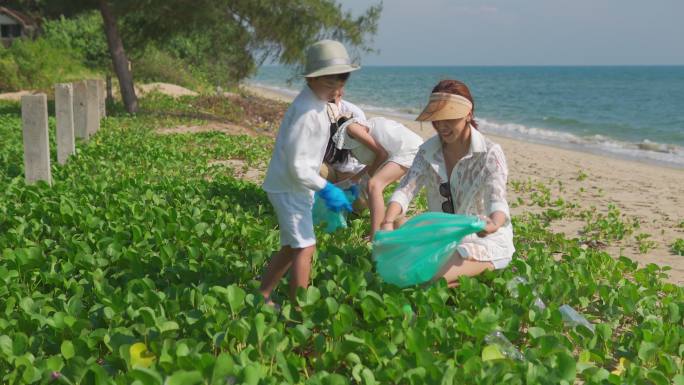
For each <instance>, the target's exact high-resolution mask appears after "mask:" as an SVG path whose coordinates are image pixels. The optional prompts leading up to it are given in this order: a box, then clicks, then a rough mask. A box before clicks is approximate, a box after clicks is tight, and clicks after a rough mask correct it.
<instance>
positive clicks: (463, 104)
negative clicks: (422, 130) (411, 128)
mask: <svg viewBox="0 0 684 385" xmlns="http://www.w3.org/2000/svg"><path fill="white" fill-rule="evenodd" d="M472 110H473V103H471V102H470V100H468V99H467V98H465V97H463V96H461V95H455V94H450V93H447V92H433V93H432V94H430V101H429V102H428V105H427V106H425V109H424V110H423V112H421V113H420V115H418V117H417V118H416V120H417V121H419V122H434V121H437V120H451V119H461V118H463V117H466V116H467V115H468V114H469V113H470V111H472Z"/></svg>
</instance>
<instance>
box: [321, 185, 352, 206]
mask: <svg viewBox="0 0 684 385" xmlns="http://www.w3.org/2000/svg"><path fill="white" fill-rule="evenodd" d="M318 194H319V196H320V197H321V199H323V202H324V203H325V205H326V207H328V209H330V210H332V211H334V212H340V211H342V210H347V211H349V212H351V211H352V210H353V209H352V206H351V203H349V199H347V196H346V195H344V191H342V190H341V189H340V188H339V187H337V186H335V185H334V184H332V183H330V182H328V184H326V185H325V187H324V188H323V190H321V191H319V192H318Z"/></svg>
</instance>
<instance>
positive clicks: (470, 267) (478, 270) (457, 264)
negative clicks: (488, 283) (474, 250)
mask: <svg viewBox="0 0 684 385" xmlns="http://www.w3.org/2000/svg"><path fill="white" fill-rule="evenodd" d="M493 269H494V265H493V264H492V263H491V262H485V261H475V260H472V259H463V258H462V257H461V255H460V254H459V253H458V251H457V252H455V253H454V255H453V256H452V257H451V259H450V260H449V261H448V262H447V263H445V264H444V266H442V268H441V269H440V270H439V271H438V272H437V274H435V277H434V278H433V281H438V280H440V279H442V278H444V279H446V281H447V284H448V285H449V287H456V286H458V278H459V277H461V276H468V277H474V276H476V275H479V274H482V272H484V271H485V270H493Z"/></svg>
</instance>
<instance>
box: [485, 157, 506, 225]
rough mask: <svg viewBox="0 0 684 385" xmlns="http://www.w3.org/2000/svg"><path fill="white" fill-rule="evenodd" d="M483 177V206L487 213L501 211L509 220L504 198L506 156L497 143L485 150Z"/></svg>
mask: <svg viewBox="0 0 684 385" xmlns="http://www.w3.org/2000/svg"><path fill="white" fill-rule="evenodd" d="M486 168H487V173H486V177H485V178H486V179H485V196H484V199H485V206H486V209H487V214H488V215H491V214H492V213H493V212H495V211H502V212H503V213H504V214H506V219H507V220H510V218H511V213H510V211H509V209H508V202H507V200H506V182H507V180H508V167H507V165H506V157H505V156H504V153H503V151H502V150H501V147H499V146H498V145H497V146H495V147H494V148H492V149H491V150H490V151H488V152H487V158H486Z"/></svg>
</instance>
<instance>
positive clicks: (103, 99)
mask: <svg viewBox="0 0 684 385" xmlns="http://www.w3.org/2000/svg"><path fill="white" fill-rule="evenodd" d="M105 87H106V85H105V81H104V80H102V79H98V80H97V95H98V98H99V101H100V119H104V118H105V117H106V116H107V90H106V88H105Z"/></svg>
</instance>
